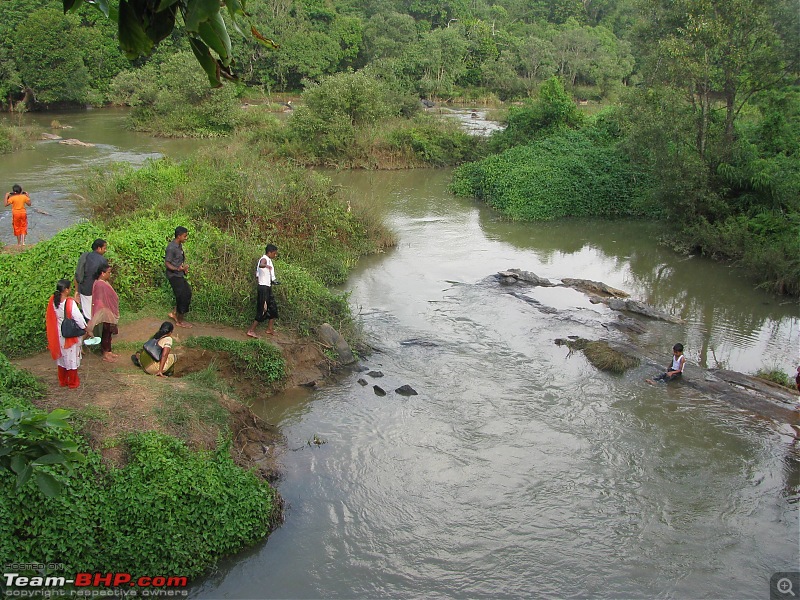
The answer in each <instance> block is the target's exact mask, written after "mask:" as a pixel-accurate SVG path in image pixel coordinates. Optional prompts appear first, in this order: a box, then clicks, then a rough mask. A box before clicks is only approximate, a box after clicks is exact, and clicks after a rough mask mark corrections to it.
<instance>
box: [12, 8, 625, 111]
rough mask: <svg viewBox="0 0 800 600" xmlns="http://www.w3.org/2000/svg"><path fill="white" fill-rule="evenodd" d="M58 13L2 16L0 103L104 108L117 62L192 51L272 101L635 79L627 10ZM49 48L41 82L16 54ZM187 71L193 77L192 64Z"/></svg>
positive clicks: (500, 91)
mask: <svg viewBox="0 0 800 600" xmlns="http://www.w3.org/2000/svg"><path fill="white" fill-rule="evenodd" d="M62 4H63V6H64V8H70V12H69V13H68V14H66V15H62V14H60V11H58V8H59V6H58V4H56V5H53V3H52V2H51V0H15V1H14V2H4V3H2V4H0V97H2V98H4V99H7V100H9V101H12V102H17V101H19V100H22V99H25V100H26V103H27V104H28V106H34V105H35V104H36V103H44V104H50V103H52V102H59V101H73V102H76V103H86V102H93V101H102V99H103V98H104V97H107V93H108V86H109V82H110V80H111V79H112V78H113V77H114V76H115V75H117V74H119V73H121V72H123V71H125V70H127V69H128V68H129V66H128V65H129V64H130V63H128V61H127V59H126V56H127V57H128V58H131V59H135V61H134V63H133V64H134V65H136V66H140V65H141V64H142V63H143V62H154V63H160V62H162V61H163V60H164V58H165V57H167V56H169V55H170V54H171V53H172V52H174V50H175V48H176V47H177V48H178V49H180V50H185V51H191V52H192V54H193V55H194V57H195V59H196V60H197V61H199V62H200V65H201V66H202V70H203V71H205V74H206V76H207V77H208V78H209V79H210V80H212V81H213V82H214V83H215V84H218V82H219V81H220V80H221V78H222V77H225V76H227V75H229V74H230V75H233V76H239V77H240V78H241V80H242V81H245V82H247V84H248V85H257V86H263V87H264V88H265V89H266V90H268V91H273V90H280V91H288V90H299V89H301V88H302V87H304V86H305V85H306V83H305V82H318V81H320V80H321V78H322V77H324V76H325V75H332V74H335V73H338V72H342V71H347V70H349V69H356V70H357V69H362V68H364V67H366V66H368V65H376V66H377V65H379V68H380V70H381V71H383V72H386V73H388V72H392V73H393V74H395V75H397V76H399V77H400V79H401V81H402V83H403V85H404V87H405V88H406V89H407V90H408V91H410V92H413V93H415V94H419V95H422V96H426V97H439V98H447V97H455V96H464V97H475V98H477V97H487V96H493V97H499V98H502V99H508V98H514V97H523V96H525V95H527V94H528V93H529V92H531V91H532V90H535V89H536V88H537V87H538V84H539V83H540V82H541V81H544V80H546V79H547V78H549V77H550V76H552V75H558V76H559V77H561V78H562V79H563V80H564V81H565V82H567V84H568V85H569V86H570V87H571V88H572V89H575V90H576V91H578V95H580V96H586V97H588V96H592V95H596V96H597V97H600V96H602V97H609V96H613V95H614V94H616V93H617V91H618V89H619V88H621V87H622V86H623V85H624V84H625V83H626V82H627V81H628V80H629V79H630V77H631V76H632V73H633V70H634V59H633V54H632V46H631V43H630V42H629V41H628V40H626V39H624V37H625V32H626V31H627V26H628V25H629V21H630V17H629V15H630V14H631V13H633V4H632V0H611V1H608V2H603V3H602V4H603V7H602V8H600V7H599V6H595V4H597V3H583V5H581V4H580V3H574V2H569V1H567V0H559V1H557V2H554V1H551V2H547V3H545V2H542V3H533V4H531V3H529V4H527V5H522V4H520V3H518V2H515V1H514V0H502V1H501V2H500V3H499V4H490V3H485V2H477V3H471V4H467V3H438V2H434V3H431V4H430V6H424V7H423V4H425V3H416V4H413V3H412V4H408V3H407V2H400V1H399V0H389V1H388V2H383V3H375V2H372V1H366V0H349V1H343V0H329V1H323V0H292V1H287V2H272V1H267V0H248V2H247V3H246V5H245V2H243V1H242V0H228V1H226V2H222V3H209V2H203V1H202V0H174V1H173V2H169V3H160V4H164V5H165V6H164V7H163V8H164V9H163V10H160V11H157V10H154V8H155V4H158V3H154V2H121V3H120V2H118V1H117V0H99V1H98V2H92V3H84V2H81V1H76V0H63V2H62ZM540 4H541V5H540ZM91 7H94V8H99V9H100V11H96V10H94V9H93V8H91ZM159 8H162V7H160V6H159ZM245 9H246V14H245ZM42 11H45V12H46V13H47V15H48V16H47V19H48V20H47V21H43V20H42V19H43V15H42V14H39V13H41V12H42ZM101 11H102V12H105V13H106V15H108V16H110V17H111V18H108V19H107V18H106V17H104V15H103V14H101ZM117 16H118V17H119V18H118V23H117V22H115V21H117ZM176 17H177V19H176ZM243 19H247V21H248V27H247V29H249V30H250V33H251V35H245V36H240V35H238V34H236V35H234V36H233V39H231V38H230V37H229V34H228V31H229V30H232V28H233V29H240V27H239V26H240V25H241V24H243V22H242V20H243ZM237 21H238V23H237ZM176 23H177V24H178V25H179V26H178V27H176V26H175V25H176ZM115 30H116V32H115ZM22 31H28V32H29V33H30V34H31V35H30V37H29V39H26V38H25V37H23V36H22V35H21V32H22ZM55 32H58V34H57V35H56V34H55ZM272 40H274V42H275V43H274V44H273V43H272ZM52 44H56V45H57V47H53V48H52V50H50V51H48V54H47V55H46V56H45V55H44V54H42V56H41V58H42V60H44V64H47V65H50V68H48V69H40V68H39V67H40V66H41V65H40V64H38V63H37V62H36V61H35V58H36V57H35V55H34V54H31V53H30V52H23V51H22V50H23V48H25V47H27V48H28V49H29V50H35V51H36V52H40V53H41V52H43V51H45V49H47V48H49V47H50V46H51V45H52ZM276 45H277V46H278V47H277V48H276V47H275V46H276ZM194 69H195V70H197V71H200V69H199V68H198V67H197V63H196V62H195V67H194ZM200 72H201V73H202V71H200ZM72 76H74V77H72ZM48 82H49V83H48ZM60 84H63V85H60Z"/></svg>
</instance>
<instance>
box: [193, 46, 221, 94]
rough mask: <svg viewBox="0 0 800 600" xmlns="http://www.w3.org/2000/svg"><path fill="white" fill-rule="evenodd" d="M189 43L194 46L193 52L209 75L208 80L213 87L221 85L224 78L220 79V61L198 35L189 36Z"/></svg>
mask: <svg viewBox="0 0 800 600" xmlns="http://www.w3.org/2000/svg"><path fill="white" fill-rule="evenodd" d="M189 45H190V46H191V47H192V52H193V53H194V57H195V58H196V59H197V62H199V63H200V66H201V67H203V70H204V71H205V72H206V75H208V81H209V82H210V83H211V86H212V87H221V86H222V80H221V79H220V73H219V63H218V62H217V61H216V59H215V58H214V57H213V56H211V52H210V51H209V49H208V46H206V45H205V44H204V43H203V42H202V40H200V39H198V38H196V37H190V38H189Z"/></svg>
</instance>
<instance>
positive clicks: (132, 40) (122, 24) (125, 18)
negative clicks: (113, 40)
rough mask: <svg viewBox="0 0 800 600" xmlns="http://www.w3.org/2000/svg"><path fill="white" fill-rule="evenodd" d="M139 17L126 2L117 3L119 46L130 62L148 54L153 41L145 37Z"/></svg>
mask: <svg viewBox="0 0 800 600" xmlns="http://www.w3.org/2000/svg"><path fill="white" fill-rule="evenodd" d="M140 19H141V17H140V15H139V14H138V13H137V11H136V10H135V8H134V6H133V5H132V3H130V2H128V0H120V2H119V46H120V48H122V51H123V52H124V53H125V56H127V57H128V58H129V59H130V60H133V59H135V58H138V57H139V56H142V55H147V54H150V52H151V50H152V49H153V40H151V39H150V37H149V36H148V35H147V33H146V32H145V30H144V27H143V24H142V23H141V21H140Z"/></svg>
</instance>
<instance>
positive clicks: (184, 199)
mask: <svg viewBox="0 0 800 600" xmlns="http://www.w3.org/2000/svg"><path fill="white" fill-rule="evenodd" d="M86 180H87V182H88V187H87V189H85V190H82V191H81V195H82V196H84V197H85V198H87V199H88V200H87V204H86V206H85V209H86V211H87V214H88V215H91V216H92V220H91V221H90V222H85V223H81V224H78V225H75V226H73V227H70V228H68V229H65V230H63V231H61V232H59V233H58V234H57V235H56V236H54V237H53V238H52V239H50V240H46V241H43V242H40V243H39V244H37V245H36V246H34V247H32V248H30V249H29V250H27V251H26V252H24V253H20V254H15V255H11V254H3V255H0V288H1V289H0V317H2V318H3V319H4V320H5V322H6V323H8V327H7V328H5V329H4V331H2V332H0V351H2V352H5V353H6V354H8V355H9V356H23V355H27V354H30V353H34V352H41V351H43V350H44V347H45V337H44V320H43V317H42V315H43V314H44V307H45V303H46V301H47V298H49V297H50V295H51V294H52V293H53V290H54V289H55V283H56V281H58V279H60V278H68V279H71V278H72V276H73V274H74V269H75V264H76V263H77V260H78V257H79V256H80V254H81V252H83V251H86V250H87V249H89V248H90V247H91V243H92V241H93V240H94V239H95V238H98V237H101V238H103V239H106V240H107V241H108V243H109V251H108V253H107V255H106V257H107V258H108V259H109V261H110V262H111V264H112V265H113V268H114V272H113V277H112V283H113V285H114V288H115V289H116V290H117V293H118V294H119V295H120V300H121V309H122V311H123V312H135V311H139V310H141V309H142V308H143V307H155V310H157V312H159V313H162V314H166V312H165V311H167V310H168V309H169V307H170V306H172V303H173V296H172V291H171V288H170V287H169V284H168V282H167V280H166V277H165V276H164V262H163V261H164V248H165V247H166V244H167V241H168V239H171V237H172V234H173V232H174V229H175V227H176V226H177V225H185V226H186V227H188V228H189V231H190V238H189V241H188V242H187V243H186V244H185V251H186V255H187V261H188V264H189V267H190V271H189V281H190V282H191V285H192V288H193V300H192V309H191V313H190V316H191V318H193V319H198V320H201V321H206V322H216V323H224V324H228V325H233V326H237V327H243V326H245V325H248V324H249V323H250V322H251V321H252V318H253V308H252V304H253V297H254V294H255V277H254V270H255V263H256V261H257V259H258V257H259V256H261V254H262V253H263V250H264V246H265V245H266V244H267V243H274V244H276V245H277V246H278V248H279V249H280V254H279V258H278V261H277V263H276V272H277V274H278V278H279V280H280V282H281V285H280V286H277V287H276V295H277V300H278V304H279V306H280V314H281V316H280V320H279V326H280V327H283V328H287V329H290V330H294V331H297V332H298V333H300V334H301V335H309V334H310V333H311V332H313V330H314V328H315V327H317V326H318V325H320V324H321V323H323V322H328V323H330V324H331V325H333V326H334V327H336V328H337V329H339V330H340V331H342V332H343V334H344V335H350V336H352V335H353V333H354V328H353V323H352V319H351V315H350V311H349V307H348V305H347V299H346V297H345V296H343V295H339V294H333V293H331V292H330V291H329V290H328V288H327V287H326V286H327V285H333V284H339V283H341V282H343V281H344V279H345V277H346V275H347V273H348V271H349V270H350V269H351V268H352V267H353V265H354V264H355V263H356V261H357V260H358V258H359V256H362V255H364V254H368V253H372V252H379V251H381V250H382V249H383V248H385V247H387V246H389V245H391V244H393V243H394V241H393V238H392V236H391V234H390V233H389V232H388V231H386V230H385V228H383V226H382V225H381V224H380V223H379V222H377V221H376V220H375V219H374V218H372V217H371V216H370V215H369V212H368V211H366V210H362V209H361V207H359V206H352V207H350V208H349V209H348V206H347V205H346V203H345V202H343V201H342V200H340V199H339V198H338V197H337V195H336V190H335V188H333V187H332V186H331V184H330V181H329V180H328V179H327V178H326V177H323V176H321V175H319V174H316V173H313V172H309V171H306V170H303V169H297V168H290V167H276V166H273V165H269V164H267V163H264V162H262V161H260V160H259V159H258V157H257V156H254V155H253V153H252V152H251V153H249V154H248V153H246V152H244V150H243V149H242V148H239V147H227V148H215V149H211V150H209V151H207V152H204V153H201V154H199V155H198V156H196V157H195V158H193V159H191V160H189V161H186V162H183V163H174V162H171V161H169V160H166V159H165V160H160V161H155V162H151V163H148V164H147V165H145V166H144V167H143V168H141V169H139V170H134V169H132V168H129V167H119V168H117V170H116V171H114V172H113V173H112V174H111V175H110V176H105V177H103V176H96V175H90V176H88V177H87V178H86Z"/></svg>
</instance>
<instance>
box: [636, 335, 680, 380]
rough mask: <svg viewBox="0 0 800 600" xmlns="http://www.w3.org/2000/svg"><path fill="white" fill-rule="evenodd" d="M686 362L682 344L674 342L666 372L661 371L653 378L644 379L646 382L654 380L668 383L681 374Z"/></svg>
mask: <svg viewBox="0 0 800 600" xmlns="http://www.w3.org/2000/svg"><path fill="white" fill-rule="evenodd" d="M685 364H686V357H685V356H684V355H683V344H675V345H674V346H673V347H672V364H671V365H670V366H669V367H667V372H666V373H662V374H661V375H659V376H658V377H654V378H653V379H646V380H645V381H647V383H652V384H655V382H656V381H663V382H664V383H669V382H670V381H674V380H675V379H678V378H679V377H680V376H681V375H683V367H684V365H685Z"/></svg>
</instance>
